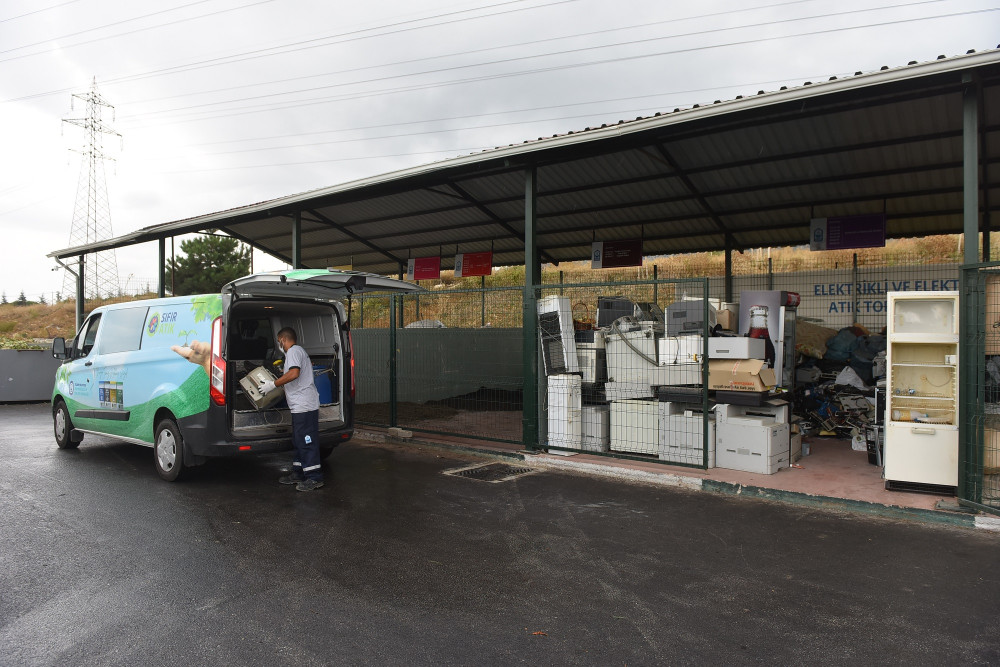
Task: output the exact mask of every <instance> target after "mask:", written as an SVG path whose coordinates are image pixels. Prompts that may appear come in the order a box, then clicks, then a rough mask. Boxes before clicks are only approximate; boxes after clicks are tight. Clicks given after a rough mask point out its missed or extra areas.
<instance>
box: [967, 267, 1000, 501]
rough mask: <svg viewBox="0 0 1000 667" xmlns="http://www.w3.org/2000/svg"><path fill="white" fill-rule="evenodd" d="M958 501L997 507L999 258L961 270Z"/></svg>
mask: <svg viewBox="0 0 1000 667" xmlns="http://www.w3.org/2000/svg"><path fill="white" fill-rule="evenodd" d="M959 332H960V337H959V339H960V341H961V352H960V356H961V358H960V369H959V373H960V378H959V419H960V422H959V424H960V425H959V487H958V495H959V501H960V502H961V503H962V504H963V505H969V506H971V507H975V508H977V509H981V510H985V511H989V512H993V513H1000V264H982V265H975V266H967V267H965V268H963V270H962V285H961V318H960V329H959Z"/></svg>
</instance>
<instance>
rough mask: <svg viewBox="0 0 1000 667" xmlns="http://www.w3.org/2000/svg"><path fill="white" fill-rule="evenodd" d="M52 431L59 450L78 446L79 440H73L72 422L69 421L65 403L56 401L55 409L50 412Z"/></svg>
mask: <svg viewBox="0 0 1000 667" xmlns="http://www.w3.org/2000/svg"><path fill="white" fill-rule="evenodd" d="M52 430H53V432H54V433H55V436H56V444H57V445H58V446H59V449H76V448H77V447H79V446H80V441H79V440H76V441H75V442H74V440H73V420H72V419H70V416H69V408H67V407H66V403H65V401H61V400H60V401H58V402H57V403H56V409H55V410H53V411H52Z"/></svg>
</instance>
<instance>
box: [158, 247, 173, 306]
mask: <svg viewBox="0 0 1000 667" xmlns="http://www.w3.org/2000/svg"><path fill="white" fill-rule="evenodd" d="M156 250H157V258H158V261H157V262H156V267H157V268H156V271H157V280H156V296H158V297H160V298H161V299H162V298H163V297H164V296H166V293H167V240H166V239H163V238H161V239H157V240H156ZM171 296H172V295H171Z"/></svg>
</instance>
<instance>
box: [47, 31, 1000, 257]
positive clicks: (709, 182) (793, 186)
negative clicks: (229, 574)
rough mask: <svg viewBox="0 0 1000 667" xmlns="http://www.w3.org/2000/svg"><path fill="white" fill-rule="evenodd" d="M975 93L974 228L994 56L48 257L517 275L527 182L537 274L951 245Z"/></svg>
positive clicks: (992, 144)
mask: <svg viewBox="0 0 1000 667" xmlns="http://www.w3.org/2000/svg"><path fill="white" fill-rule="evenodd" d="M976 89H978V96H979V97H978V100H979V128H980V133H979V153H980V161H981V162H980V163H981V165H982V169H981V170H980V210H981V212H982V213H983V214H984V218H985V219H986V220H989V214H990V212H991V211H995V210H996V209H997V207H998V203H1000V176H998V171H1000V169H998V167H997V162H998V160H1000V51H998V50H990V51H985V52H981V53H970V54H966V55H963V56H957V57H953V58H939V59H938V60H937V61H932V62H927V63H919V64H918V63H910V64H909V65H907V66H905V67H899V68H896V69H883V70H882V71H879V72H874V73H869V74H860V73H859V74H857V75H855V76H853V77H846V78H842V79H836V78H835V77H832V78H831V79H830V80H829V81H825V82H821V83H806V84H804V85H803V86H800V87H797V88H793V89H788V90H785V89H782V90H779V91H775V92H770V93H764V92H763V91H762V92H761V93H759V94H758V95H755V96H751V97H748V98H737V99H735V100H730V101H726V102H721V101H716V102H715V103H714V104H710V105H705V106H695V107H694V108H691V109H684V110H675V111H674V112H672V113H665V114H657V115H655V116H652V117H648V118H638V119H635V120H632V121H620V122H618V123H617V124H613V125H610V126H601V127H600V128H587V129H586V130H584V131H581V132H576V133H574V132H570V133H569V134H566V135H558V136H554V137H551V138H545V139H538V140H534V141H526V142H524V143H523V144H517V145H511V146H507V147H500V148H496V149H492V150H488V151H483V152H481V153H476V154H473V155H466V156H462V157H457V158H453V159H449V160H445V161H442V162H436V163H432V164H427V165H422V166H419V167H416V168H412V169H407V170H403V171H398V172H393V173H389V174H385V175H381V176H377V177H374V178H369V179H364V180H360V181H355V182H352V183H345V184H341V185H337V186H333V187H329V188H323V189H320V190H314V191H311V192H306V193H302V194H298V195H293V196H288V197H282V198H279V199H274V200H271V201H267V202H262V203H259V204H253V205H249V206H245V207H241V208H236V209H232V210H229V211H223V212H219V213H212V214H208V215H203V216H199V217H195V218H190V219H186V220H179V221H176V222H170V223H166V224H160V225H155V226H151V227H146V228H144V229H141V230H139V231H137V232H134V233H132V234H127V235H124V236H121V237H118V238H115V239H111V240H108V241H103V242H99V243H93V244H89V245H87V246H78V247H75V248H68V249H64V250H59V251H56V252H53V253H51V254H50V255H49V256H50V257H55V258H59V259H64V258H67V257H74V256H78V255H81V254H86V253H90V252H95V251H98V250H104V249H110V248H116V247H122V246H126V245H132V244H136V243H142V242H146V241H152V240H156V239H160V238H164V237H169V236H174V235H178V234H183V233H189V232H196V231H201V230H205V229H210V228H216V229H221V230H223V231H225V232H227V233H229V234H231V235H233V236H236V237H238V238H241V239H243V240H245V241H247V242H249V243H251V244H253V245H254V246H256V247H258V248H260V249H262V250H264V251H266V252H268V253H270V254H272V255H274V256H276V257H279V258H281V259H284V260H285V261H288V262H291V255H292V235H291V230H292V219H293V217H294V215H295V214H296V213H298V214H300V215H301V248H302V250H301V260H302V266H303V267H307V268H308V267H317V268H321V267H326V266H341V265H348V264H349V265H352V266H353V267H354V268H355V269H358V270H365V271H372V272H376V273H384V274H389V273H395V272H397V271H399V270H400V266H401V265H404V266H405V264H406V260H407V258H408V257H411V256H412V257H420V256H426V255H431V256H433V255H438V254H439V253H440V254H441V256H442V264H443V265H444V268H450V266H451V261H452V256H453V255H454V253H455V252H456V251H458V252H476V251H483V250H490V249H492V250H493V258H494V263H495V264H497V265H519V264H523V263H524V240H523V230H524V211H525V205H524V197H525V174H524V171H525V169H527V168H532V167H534V168H536V169H537V193H538V194H537V221H536V230H537V244H538V248H539V253H540V256H541V259H542V260H543V261H547V262H559V261H567V260H580V259H586V258H588V257H589V256H590V244H591V242H592V241H594V240H595V239H596V240H614V239H634V238H642V239H643V241H644V243H643V250H644V253H645V254H647V255H655V254H668V253H681V252H693V251H702V250H718V249H721V248H723V247H724V246H725V245H726V240H727V237H728V238H729V241H730V244H731V247H733V248H736V249H739V248H751V247H761V246H782V245H789V244H800V243H805V242H807V241H808V234H809V220H810V219H811V218H813V217H828V216H840V215H853V214H863V213H883V212H884V213H885V214H886V216H887V221H888V222H887V232H888V235H889V236H890V237H902V236H922V235H926V234H940V233H956V232H961V231H962V230H963V220H962V216H963V207H962V201H963V200H962V193H963V190H962V185H963V171H962V170H963V147H962V127H963V121H962V119H963V115H962V114H963V94H965V91H966V90H973V91H974V90H976Z"/></svg>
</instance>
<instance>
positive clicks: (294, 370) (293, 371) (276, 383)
mask: <svg viewBox="0 0 1000 667" xmlns="http://www.w3.org/2000/svg"><path fill="white" fill-rule="evenodd" d="M298 376H299V367H298V366H292V367H291V368H289V369H288V370H287V371H285V373H284V374H283V375H282V376H281V377H280V378H278V379H276V380H268V381H266V382H262V383H261V385H260V391H261V393H262V394H269V393H271V392H272V391H274V389H275V388H276V387H280V386H281V385H283V384H288V383H289V382H291V381H292V380H294V379H295V378H297V377H298Z"/></svg>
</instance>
